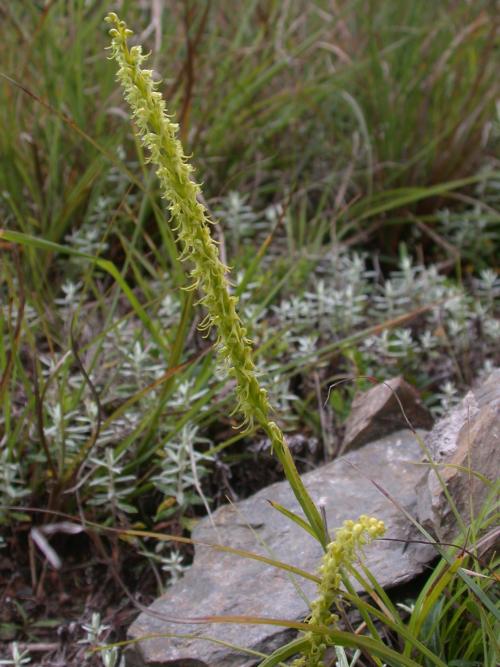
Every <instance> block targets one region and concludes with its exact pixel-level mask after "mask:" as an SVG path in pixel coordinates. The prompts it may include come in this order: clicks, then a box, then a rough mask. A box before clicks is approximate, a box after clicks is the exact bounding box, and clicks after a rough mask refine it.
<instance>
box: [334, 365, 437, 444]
mask: <svg viewBox="0 0 500 667" xmlns="http://www.w3.org/2000/svg"><path fill="white" fill-rule="evenodd" d="M396 396H397V398H399V401H400V402H401V405H402V406H403V409H404V413H405V415H406V417H407V418H408V420H409V422H410V424H411V425H412V426H413V428H421V429H426V430H429V429H430V428H432V425H433V419H432V416H431V413H430V412H429V410H427V408H426V407H425V406H424V405H423V404H422V402H421V401H420V398H419V395H418V392H417V391H416V390H415V389H414V388H413V387H412V386H411V385H410V384H408V382H406V381H405V380H403V378H402V377H400V376H399V377H395V378H392V379H391V380H388V381H387V382H383V383H381V384H378V385H376V386H375V387H372V388H371V389H369V390H368V391H365V392H362V393H359V394H357V395H356V396H355V398H354V400H353V402H352V407H351V413H350V415H349V417H348V418H347V421H346V429H345V435H344V439H343V442H342V447H341V452H345V451H348V450H351V449H356V448H357V447H361V446H362V445H364V444H365V443H367V442H371V441H373V440H375V439H377V438H381V437H382V436H383V435H388V434H389V433H393V432H394V431H398V430H400V429H402V428H407V427H408V423H407V421H406V419H405V417H404V415H403V413H402V412H401V406H400V405H399V402H398V400H397V398H396Z"/></svg>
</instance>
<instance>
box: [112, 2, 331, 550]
mask: <svg viewBox="0 0 500 667" xmlns="http://www.w3.org/2000/svg"><path fill="white" fill-rule="evenodd" d="M106 21H107V22H108V23H111V24H112V26H113V27H112V28H111V30H110V35H111V38H112V41H111V53H112V58H113V59H114V60H116V62H117V63H118V66H119V69H118V74H117V78H118V80H119V82H120V83H121V85H122V87H123V89H124V95H125V99H126V100H127V102H128V103H129V105H130V107H131V110H132V116H133V118H134V120H135V123H136V126H137V129H138V135H139V136H140V138H141V141H142V143H143V145H144V146H145V147H146V148H147V149H148V150H149V153H150V160H151V162H152V163H153V164H154V165H155V166H156V173H157V175H158V178H159V181H160V184H161V187H162V190H163V196H164V198H165V199H166V200H167V201H168V202H169V204H168V206H169V210H170V213H171V216H172V220H173V221H174V223H175V225H176V227H175V231H176V232H177V238H178V239H179V241H180V243H181V247H182V254H181V259H183V260H190V262H191V263H192V269H191V277H192V278H193V284H192V286H191V289H197V288H199V289H200V291H201V293H202V295H203V296H202V298H201V299H200V301H199V303H200V304H202V305H203V306H204V307H205V308H206V310H207V313H208V314H207V316H206V318H205V320H204V321H203V323H202V325H201V328H202V329H204V330H209V329H210V328H211V327H212V326H214V327H215V328H216V330H217V334H218V336H217V342H216V346H217V350H218V355H219V359H220V360H221V362H222V363H223V365H224V366H225V368H226V369H227V372H228V374H229V375H230V376H231V377H233V378H234V379H235V380H236V394H237V401H238V402H237V406H236V408H235V412H240V413H241V414H242V415H243V424H244V425H245V426H246V427H247V428H251V427H252V426H253V425H254V424H255V423H256V424H258V425H259V426H260V427H261V428H262V429H263V430H264V431H265V433H266V434H267V436H268V437H269V439H270V441H271V445H272V448H273V451H274V452H275V453H276V456H277V457H278V459H279V461H280V463H281V464H282V466H283V469H284V472H285V475H286V477H287V479H288V481H289V483H290V485H291V487H292V489H293V492H294V494H295V496H296V498H297V500H298V501H299V503H300V505H301V507H302V509H303V511H304V513H305V515H306V517H307V519H308V521H309V523H310V525H311V528H312V529H313V532H314V534H315V535H316V537H317V539H318V540H319V541H320V542H321V544H322V545H323V547H324V548H326V543H327V538H326V530H325V527H324V525H323V521H322V519H321V515H320V513H319V511H318V509H317V508H316V506H315V505H314V503H313V501H312V499H311V497H310V496H309V494H308V493H307V491H306V489H305V487H304V485H303V483H302V480H301V479H300V476H299V474H298V472H297V469H296V467H295V464H294V462H293V459H292V456H291V454H290V451H289V449H288V446H287V444H286V442H285V438H284V435H283V433H282V431H281V429H280V428H279V426H278V425H277V424H276V423H275V422H273V421H271V420H270V418H269V414H270V411H271V406H270V404H269V401H268V398H267V393H266V391H265V390H264V389H263V388H262V387H261V386H260V384H259V382H258V380H257V376H256V372H255V365H254V362H253V357H252V347H251V341H250V340H249V339H248V338H247V336H246V330H245V327H244V326H243V324H242V322H241V319H240V318H239V316H238V313H237V311H236V304H237V301H238V299H237V297H235V296H232V295H231V294H230V292H229V289H228V282H227V279H226V273H227V271H228V269H227V267H226V266H224V264H222V262H221V261H220V258H219V252H218V249H217V246H216V244H215V242H214V241H213V239H212V237H211V235H210V227H209V226H210V224H211V220H210V219H209V217H208V215H207V211H206V209H205V207H204V206H203V204H202V203H201V202H200V199H201V197H200V195H201V189H200V186H199V185H198V184H197V183H196V182H195V181H194V180H193V179H192V172H193V168H192V166H191V165H190V164H189V163H188V162H187V159H186V156H185V155H184V152H183V149H182V145H181V143H180V141H179V140H178V138H177V134H178V125H177V124H175V123H174V122H172V121H171V120H170V118H169V116H168V115H167V112H166V107H165V102H164V101H163V99H162V97H161V94H160V93H159V92H158V91H157V90H156V83H155V82H154V81H153V78H152V72H151V70H147V69H143V68H142V67H141V65H142V64H143V62H144V61H145V60H146V58H147V56H146V55H144V54H143V52H142V47H141V46H133V47H132V48H130V49H129V47H128V43H127V40H128V37H129V36H130V35H132V34H133V33H132V31H131V30H129V29H128V28H127V26H126V24H125V22H124V21H120V19H119V18H118V16H117V15H116V14H115V13H113V12H110V13H109V14H108V16H107V17H106Z"/></svg>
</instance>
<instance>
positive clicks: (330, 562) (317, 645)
mask: <svg viewBox="0 0 500 667" xmlns="http://www.w3.org/2000/svg"><path fill="white" fill-rule="evenodd" d="M384 532H385V526H384V522H383V521H379V520H378V519H374V518H372V517H368V516H365V515H362V516H360V517H359V519H358V520H357V521H344V524H343V526H342V528H340V529H339V530H337V532H336V535H335V540H334V541H333V542H330V544H329V545H328V547H327V551H326V553H325V554H324V556H323V560H322V564H321V567H320V569H319V574H320V577H321V583H319V584H318V597H317V598H316V600H314V602H313V603H312V604H311V614H310V617H309V621H308V622H309V624H310V625H311V626H326V627H332V626H334V625H335V624H336V622H337V621H338V617H337V616H336V615H335V613H333V612H332V607H333V605H334V603H335V600H336V598H337V596H338V594H339V588H340V583H341V570H342V567H344V566H345V565H348V564H351V563H353V561H354V560H355V558H356V556H357V552H358V551H359V550H360V549H361V548H362V547H363V545H365V544H367V543H368V542H370V541H371V540H374V539H376V538H378V537H382V535H383V534H384ZM306 639H307V640H308V645H307V649H306V650H305V651H304V653H303V655H302V656H301V657H300V658H298V659H297V660H295V661H294V662H293V665H292V667H322V665H323V664H324V663H323V658H324V654H325V651H326V649H327V646H328V636H327V635H322V634H319V633H317V632H308V633H307V634H306Z"/></svg>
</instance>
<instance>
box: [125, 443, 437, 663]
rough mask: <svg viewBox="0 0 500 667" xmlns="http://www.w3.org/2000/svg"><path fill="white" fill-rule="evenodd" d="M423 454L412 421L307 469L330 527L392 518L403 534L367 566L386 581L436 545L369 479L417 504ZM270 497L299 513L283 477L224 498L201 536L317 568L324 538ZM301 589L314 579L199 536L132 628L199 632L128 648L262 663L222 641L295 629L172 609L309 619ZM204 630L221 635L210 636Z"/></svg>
mask: <svg viewBox="0 0 500 667" xmlns="http://www.w3.org/2000/svg"><path fill="white" fill-rule="evenodd" d="M420 460H421V452H420V449H419V445H418V444H417V442H416V440H415V437H414V436H413V434H412V433H411V432H410V431H409V430H405V431H400V432H398V433H395V434H393V435H391V436H389V437H386V438H384V439H382V440H379V441H377V442H373V443H371V444H368V445H366V446H365V447H364V448H363V449H362V450H361V451H354V452H350V453H349V454H347V455H346V456H345V457H343V458H341V459H337V460H335V461H333V462H331V463H329V464H328V465H325V466H323V467H321V468H319V469H317V470H314V471H312V472H310V473H307V474H305V475H304V476H303V480H304V483H305V485H306V487H307V489H308V490H309V492H310V494H311V496H312V497H313V499H314V500H315V501H316V502H317V503H321V504H322V505H323V506H324V508H325V512H326V517H327V522H328V526H329V528H330V530H331V532H333V530H334V529H335V528H336V527H338V526H339V525H341V524H342V522H343V521H344V520H345V519H356V518H357V517H358V516H359V515H360V514H369V515H373V516H376V517H378V518H381V519H383V520H384V521H385V522H386V526H387V528H388V532H387V537H392V538H397V539H400V540H402V541H401V542H400V543H398V542H383V541H379V542H377V543H375V544H373V545H371V546H370V547H369V548H367V550H366V563H367V565H368V567H369V568H370V569H371V571H372V572H373V574H374V575H375V576H376V578H377V579H378V581H379V582H380V584H381V585H382V586H385V587H390V586H394V585H396V584H400V583H403V582H406V581H408V580H411V579H412V578H413V577H414V576H415V575H416V574H418V573H419V572H421V571H422V569H423V567H424V565H425V563H426V562H428V561H429V560H430V559H431V558H432V557H433V556H434V555H435V552H434V550H433V548H432V547H430V546H428V545H421V544H409V545H407V544H406V543H405V542H404V541H405V540H406V539H411V538H412V537H413V536H415V533H414V532H413V529H412V527H411V525H410V524H409V522H408V521H407V519H406V518H405V517H404V516H403V515H402V514H401V512H400V511H399V510H398V509H397V508H396V507H395V506H394V504H393V503H392V502H390V501H389V500H388V499H387V498H386V497H385V496H384V495H383V494H382V493H381V492H380V491H379V490H378V489H377V488H376V487H375V486H374V485H373V484H372V483H371V481H370V479H373V480H375V481H376V482H377V483H378V484H380V485H381V486H382V487H383V488H384V489H385V490H387V491H388V492H389V493H390V494H391V495H392V496H393V497H395V498H396V499H397V501H398V503H399V504H400V505H402V506H403V507H404V508H405V509H406V510H407V511H409V512H411V513H414V512H415V509H416V497H415V486H416V485H417V483H418V482H419V480H420V479H421V477H422V475H424V474H426V469H425V468H423V467H422V466H420V465H415V463H417V462H418V461H420ZM268 500H273V501H276V502H277V503H279V504H281V505H283V506H285V507H287V508H288V509H291V510H293V511H295V512H298V513H300V510H299V509H298V506H297V502H296V500H295V498H294V496H293V494H292V492H291V490H290V488H289V486H288V484H287V483H286V482H280V483H276V484H273V485H272V486H269V487H267V488H266V489H263V490H261V491H259V492H258V493H257V494H255V495H254V496H253V497H251V498H248V499H247V500H244V501H242V502H240V503H238V504H237V505H228V506H225V507H222V508H220V509H219V510H217V511H216V512H215V513H214V514H213V524H212V523H211V522H210V521H209V520H208V519H205V520H203V521H201V522H200V524H199V525H198V526H197V528H196V529H195V531H194V533H193V539H194V540H196V541H197V542H203V543H220V544H222V545H228V546H231V547H235V548H238V549H244V550H248V551H252V552H254V553H259V554H263V555H265V556H268V557H272V558H275V559H277V560H281V561H283V562H286V563H290V564H292V565H295V566H297V567H299V568H302V569H304V570H308V571H310V572H315V571H316V570H317V568H318V566H319V563H320V559H321V555H322V552H321V548H320V546H319V544H318V543H317V542H316V541H315V540H314V539H313V538H312V537H310V536H309V535H308V534H307V533H305V532H304V531H303V530H301V529H300V528H299V527H298V526H297V525H296V524H295V523H293V522H292V521H289V520H287V519H286V518H285V517H283V516H282V515H281V514H280V513H279V512H278V511H276V510H275V509H273V508H272V507H271V505H270V504H269V502H268ZM418 537H420V535H418ZM298 587H300V589H299V588H298ZM300 591H302V594H304V595H305V597H306V598H307V599H312V598H314V597H315V585H314V583H313V582H310V581H307V580H305V579H299V578H296V580H295V581H293V580H292V578H291V577H290V575H289V574H288V573H286V572H284V571H283V570H279V569H276V568H275V567H272V566H270V565H265V564H262V563H260V562H258V561H255V560H248V559H246V558H241V557H238V556H235V555H232V554H228V553H221V552H218V551H215V550H214V549H213V548H210V547H208V546H201V545H199V546H197V547H196V554H195V560H194V564H193V566H192V567H191V569H190V570H189V571H188V572H187V573H186V575H185V576H184V578H183V579H181V580H180V581H179V582H177V583H176V584H174V585H173V586H172V587H171V588H170V589H169V590H168V591H167V593H166V594H165V595H163V596H162V597H160V598H159V599H158V600H156V602H154V603H153V605H152V606H151V607H150V608H149V611H148V613H142V614H141V615H140V616H139V617H138V619H137V620H136V621H135V623H134V624H133V625H132V626H131V628H130V631H129V636H130V637H131V638H133V639H140V638H141V637H144V636H146V635H151V634H156V633H179V634H188V633H192V634H193V635H194V636H195V637H199V638H198V639H196V638H183V639H181V638H175V637H163V638H156V639H148V640H143V641H139V642H138V643H137V644H134V648H133V650H132V652H131V653H129V654H128V657H127V665H128V666H132V665H133V666H140V667H143V666H144V665H148V666H149V667H166V666H167V665H168V666H170V667H174V666H178V667H181V666H186V667H189V666H191V667H216V666H217V667H230V666H232V667H250V666H251V665H255V664H258V662H259V659H258V658H256V657H252V656H249V655H248V654H244V653H242V652H241V651H238V650H237V648H234V647H231V646H229V645H227V644H226V645H224V644H222V643H221V642H227V643H228V644H233V645H235V646H240V647H241V646H243V647H245V648H247V649H252V650H258V651H262V652H264V653H270V652H272V651H273V650H274V649H275V648H276V647H277V646H279V645H282V644H283V643H285V642H286V641H287V640H288V639H289V638H291V637H292V636H293V634H291V633H290V631H287V630H284V629H283V628H279V627H275V626H270V625H234V624H217V623H212V624H208V625H206V624H205V625H200V624H193V623H188V622H178V623H173V622H171V621H172V619H179V620H180V621H182V619H192V618H193V617H200V616H207V615H217V616H225V615H232V616H237V615H246V616H267V617H271V618H288V619H294V620H302V619H304V618H305V616H306V615H307V613H308V604H307V602H306V599H304V597H303V596H302V594H301V593H300ZM168 619H170V620H168ZM202 636H203V637H211V638H212V639H213V640H215V641H218V642H219V643H215V642H210V641H207V640H204V639H201V637H202Z"/></svg>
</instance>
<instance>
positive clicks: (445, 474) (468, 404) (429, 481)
mask: <svg viewBox="0 0 500 667" xmlns="http://www.w3.org/2000/svg"><path fill="white" fill-rule="evenodd" d="M425 444H426V446H427V447H428V450H429V455H430V456H431V457H432V460H433V461H434V462H435V463H436V464H437V471H438V473H439V476H438V474H437V473H436V471H435V470H432V469H431V470H429V471H428V474H427V475H426V476H425V477H424V478H423V479H422V481H421V482H420V484H419V490H418V494H417V495H418V518H419V520H420V522H421V523H422V525H423V526H424V527H425V528H427V529H428V530H430V531H431V532H432V533H434V535H435V537H437V538H438V539H439V540H441V541H450V540H451V539H453V538H454V537H455V535H456V533H457V532H458V530H459V526H458V525H457V520H456V517H455V514H454V513H453V511H452V508H451V506H450V503H449V502H448V499H447V498H446V495H445V492H444V489H443V485H442V483H444V484H445V485H446V487H447V490H448V493H449V494H450V495H451V497H452V498H453V501H454V502H455V504H456V506H457V510H458V513H459V514H460V516H461V517H462V518H463V520H464V522H465V523H467V521H468V517H470V516H471V512H472V514H473V515H477V513H478V511H479V510H480V509H481V507H482V505H483V504H484V502H485V500H486V498H487V495H488V494H489V493H491V492H492V485H491V484H488V483H487V482H485V480H484V478H486V479H487V480H489V481H490V482H493V483H494V482H497V481H498V479H500V369H496V370H495V371H493V372H492V373H491V375H490V376H489V377H488V379H487V380H486V381H485V382H484V383H482V384H480V385H479V386H478V387H477V388H476V389H474V390H472V391H470V392H469V393H468V394H467V395H466V396H465V397H464V399H463V400H462V402H461V403H460V405H458V406H457V407H456V408H455V409H453V410H452V411H451V412H450V414H449V415H448V416H446V417H445V418H443V419H441V420H440V421H439V422H438V423H437V424H436V426H435V427H434V429H433V430H432V431H431V433H430V434H429V435H428V436H427V437H426V438H425ZM471 471H472V473H471ZM477 473H479V475H482V476H483V479H481V477H480V476H479V475H478V474H477ZM439 477H441V481H440V480H439Z"/></svg>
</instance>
